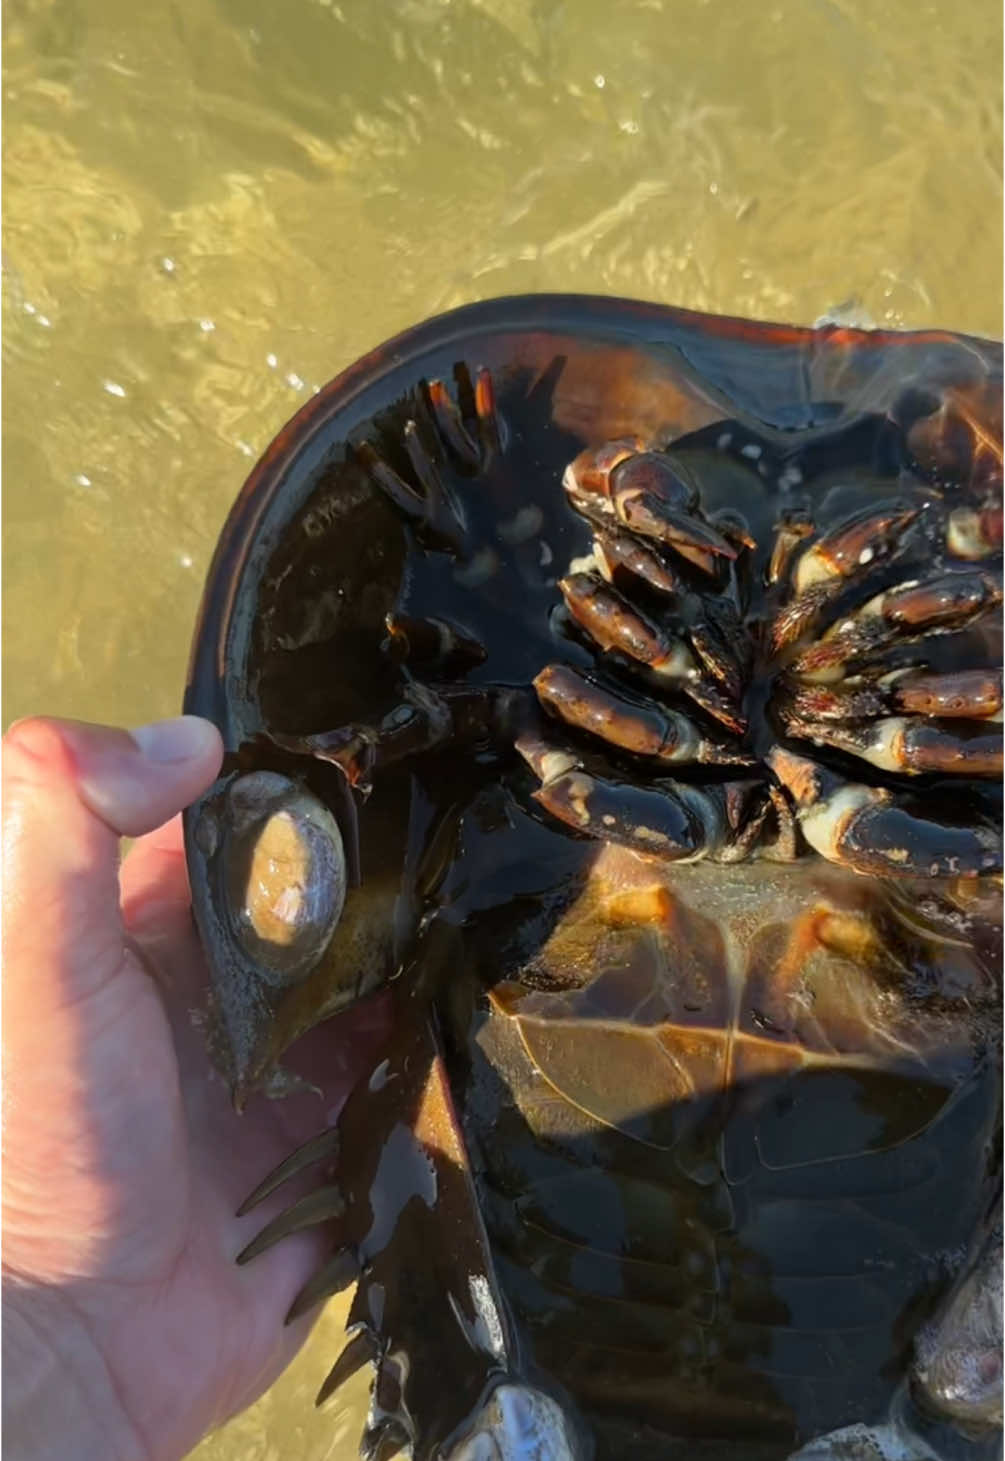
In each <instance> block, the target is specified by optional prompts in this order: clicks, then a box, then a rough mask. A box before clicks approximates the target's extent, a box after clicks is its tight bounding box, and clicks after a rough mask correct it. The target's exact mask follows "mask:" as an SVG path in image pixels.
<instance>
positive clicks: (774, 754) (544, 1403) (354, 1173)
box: [186, 296, 1002, 1461]
mask: <svg viewBox="0 0 1005 1461" xmlns="http://www.w3.org/2000/svg"><path fill="white" fill-rule="evenodd" d="M1001 455H1002V454H1001V354H1000V349H999V348H998V347H995V346H992V345H990V344H988V343H987V342H983V341H977V340H973V339H967V338H964V337H960V336H954V335H951V334H945V333H937V332H931V333H928V334H918V335H903V336H897V335H892V334H883V333H880V332H862V331H853V330H844V329H838V328H833V327H829V328H827V329H823V330H818V331H810V330H798V329H790V328H787V327H782V326H761V325H753V324H749V323H746V322H742V321H730V320H719V319H714V318H711V317H701V316H696V315H690V314H687V313H685V312H680V311H674V310H668V309H664V308H661V307H658V306H650V305H642V304H636V303H632V302H629V301H617V300H601V299H580V298H574V297H569V298H564V297H561V296H558V297H541V298H529V299H524V300H510V301H497V302H494V303H492V304H489V305H479V306H473V307H471V308H470V309H467V310H462V311H459V312H457V313H456V314H454V315H450V316H447V317H445V318H443V319H441V320H437V321H433V322H431V323H429V324H427V325H424V326H421V327H419V328H418V329H417V330H415V331H412V332H410V333H409V334H407V335H405V336H402V337H400V338H399V339H398V340H397V341H394V342H392V343H391V344H390V345H388V346H386V347H384V348H383V349H382V350H380V351H377V352H375V353H374V354H373V355H372V356H369V357H367V358H366V359H365V360H363V361H361V362H360V363H359V364H358V365H357V366H355V367H353V368H352V369H351V370H350V371H348V372H346V373H345V374H344V375H343V376H341V377H339V378H338V379H337V380H336V381H334V382H333V383H332V385H330V386H329V387H327V388H326V390H325V391H323V392H322V393H321V394H320V395H319V396H318V397H317V398H316V399H315V400H314V401H313V402H312V403H311V404H310V405H309V406H307V407H306V408H305V409H304V411H302V412H301V413H300V415H299V416H298V417H297V418H295V419H294V421H293V422H292V423H291V424H290V426H288V427H287V428H286V429H285V430H284V432H283V433H281V435H280V436H279V437H278V438H277V441H276V442H275V443H274V445H273V447H272V448H271V449H270V451H269V452H268V453H267V454H266V456H265V457H264V458H263V460H262V462H261V463H260V464H259V466H258V467H257V468H256V470H255V472H254V473H253V475H252V477H251V479H250V480H249V483H248V484H247V486H246V488H245V491H244V493H243V494H242V496H241V498H240V499H239V501H238V504H237V505H236V507H235V510H234V512H233V513H232V515H231V518H230V520H229V523H228V526H227V528H226V529H225V531H224V535H223V537H222V539H221V544H220V547H219V549H218V553H217V557H216V560H215V562H214V567H213V570H212V573H211V576H210V581H209V584H208V587H207V593H206V597H205V600H204V606H203V616H202V621H201V625H200V631H199V634H198V637H197V641H196V647H195V652H194V656H193V664H192V672H191V680H190V687H189V693H188V698H187V702H186V707H187V709H189V710H191V711H195V712H198V713H202V714H206V715H209V716H211V718H213V719H215V720H216V721H217V723H218V724H219V725H220V727H221V729H222V731H223V733H224V736H225V740H226V743H227V745H228V747H229V749H230V754H229V755H228V759H227V762H226V763H225V767H224V771H223V773H222V775H221V779H220V780H219V781H218V783H217V784H216V785H215V786H214V787H213V788H212V789H211V790H210V792H209V793H207V795H206V797H205V798H203V799H202V801H201V802H200V803H199V804H198V805H197V806H196V807H195V808H194V809H193V810H192V812H191V813H190V814H189V816H188V822H187V835H188V847H189V859H190V868H191V872H192V882H193V898H194V906H195V912H196V917H197V921H198V923H199V926H200V930H201V933H202V936H203V940H204V943H205V946H206V949H207V953H208V957H209V963H210V970H211V979H212V1016H213V1020H212V1028H213V1036H212V1041H213V1048H214V1053H215V1054H216V1057H217V1059H218V1060H219V1062H220V1064H221V1067H222V1069H223V1070H224V1071H225V1073H226V1074H227V1076H228V1077H229V1079H230V1080H231V1082H232V1085H233V1087H234V1090H235V1096H236V1099H237V1102H238V1104H239V1105H240V1104H241V1103H243V1100H244V1099H245V1098H246V1096H247V1095H248V1094H249V1093H250V1092H251V1091H253V1090H254V1089H256V1088H265V1089H271V1090H273V1091H278V1090H280V1089H281V1088H282V1087H283V1085H284V1081H285V1077H284V1075H283V1073H282V1068H281V1066H280V1058H281V1056H282V1054H283V1052H284V1051H285V1050H286V1048H287V1047H288V1046H290V1045H291V1044H292V1043H293V1042H294V1041H295V1040H296V1039H297V1037H298V1036H299V1035H301V1034H302V1033H304V1032H305V1031H306V1030H308V1029H310V1028H311V1027H313V1026H315V1025H316V1024H317V1023H318V1022H319V1021H321V1020H323V1019H327V1018H332V1017H334V1025H333V1036H334V1038H338V1037H339V1033H340V1031H343V1032H344V1031H346V1030H348V1029H349V1026H347V1025H346V1024H345V1021H346V1020H347V1019H349V1020H351V1018H352V1015H351V1013H350V1012H349V1011H348V1007H349V1006H353V1005H355V1004H357V1003H358V1002H359V1001H360V1000H363V999H366V998H368V997H369V996H370V995H371V993H373V992H374V991H377V990H379V989H383V990H384V995H383V997H384V998H385V999H387V1000H389V1002H390V1009H391V1021H390V1029H389V1034H388V1038H387V1041H386V1046H385V1048H384V1049H382V1051H381V1054H380V1059H379V1061H378V1062H377V1063H376V1064H375V1066H374V1069H373V1070H372V1071H371V1072H370V1073H369V1075H368V1077H367V1078H366V1079H365V1080H363V1081H361V1082H360V1083H359V1084H358V1085H357V1086H356V1087H355V1089H354V1090H353V1091H352V1092H351V1094H350V1095H349V1097H348V1100H347V1102H346V1105H345V1107H344V1109H343V1110H342V1113H341V1115H340V1116H339V1118H338V1120H337V1122H336V1123H335V1125H334V1126H333V1127H331V1128H330V1129H325V1130H323V1131H320V1132H319V1134H318V1136H317V1137H316V1138H315V1139H314V1141H313V1142H311V1143H309V1144H308V1146H307V1147H306V1148H304V1149H303V1150H302V1151H300V1152H299V1153H294V1154H292V1155H291V1157H290V1159H289V1161H288V1162H286V1163H284V1164H283V1167H282V1168H280V1169H279V1170H278V1172H276V1173H274V1174H272V1176H271V1177H269V1178H267V1179H266V1180H265V1182H263V1184H262V1187H261V1188H260V1189H259V1191H258V1192H257V1193H255V1194H252V1198H251V1199H249V1203H248V1204H246V1206H251V1205H253V1203H254V1202H255V1201H259V1200H261V1199H263V1198H264V1197H265V1196H267V1195H269V1194H271V1193H272V1192H273V1191H274V1190H275V1189H276V1187H278V1186H279V1185H280V1184H281V1183H282V1182H285V1181H287V1180H291V1181H294V1182H296V1181H297V1180H299V1182H300V1184H301V1186H300V1189H299V1195H297V1193H296V1192H295V1195H294V1197H293V1199H292V1200H291V1202H290V1204H289V1205H288V1206H287V1207H286V1208H284V1209H283V1211H282V1212H281V1213H280V1215H279V1216H278V1217H277V1218H275V1219H274V1220H273V1221H271V1222H270V1223H268V1224H267V1225H266V1227H265V1229H264V1230H263V1232H262V1234H261V1235H260V1237H259V1238H258V1239H256V1240H255V1241H254V1242H253V1243H252V1244H250V1245H249V1248H248V1249H246V1250H245V1252H244V1254H242V1255H241V1260H242V1261H248V1260H250V1259H251V1258H253V1257H254V1256H255V1255H256V1254H257V1253H258V1252H260V1251H262V1249H263V1248H264V1247H266V1246H268V1245H269V1244H270V1243H271V1242H274V1241H278V1240H280V1239H281V1238H282V1237H283V1236H284V1235H285V1234H286V1233H287V1232H290V1231H293V1230H295V1229H297V1228H302V1227H304V1226H308V1225H314V1224H324V1225H325V1232H326V1234H327V1235H328V1239H329V1240H330V1248H329V1255H330V1256H329V1258H328V1259H327V1261H326V1263H325V1265H324V1266H323V1268H322V1269H321V1270H320V1271H319V1273H318V1274H317V1275H316V1277H315V1278H314V1279H312V1281H311V1282H310V1283H309V1284H308V1285H307V1287H306V1288H305V1290H304V1292H303V1293H302V1294H301V1296H300V1297H299V1298H298V1300H297V1301H296V1303H295V1305H294V1311H295V1312H296V1313H300V1312H303V1311H305V1310H306V1309H308V1308H310V1307H311V1306H312V1305H313V1304H315V1303H317V1302H319V1301H320V1300H321V1299H323V1298H324V1297H326V1296H327V1295H328V1294H330V1293H332V1292H335V1291H336V1290H337V1289H339V1288H344V1287H346V1286H347V1285H348V1284H350V1283H352V1282H354V1281H355V1282H356V1284H357V1287H356V1294H355V1298H354V1301H353V1306H352V1310H351V1314H350V1320H349V1334H348V1343H347V1347H346V1349H345V1351H344V1352H343V1354H342V1356H340V1358H339V1359H338V1360H337V1361H336V1363H335V1365H334V1368H333V1370H332V1372H331V1375H330V1376H329V1378H328V1379H327V1380H326V1381H325V1384H324V1386H323V1387H322V1395H323V1396H325V1395H328V1394H330V1393H332V1391H333V1390H335V1389H336V1388H337V1386H338V1384H339V1383H341V1381H342V1380H343V1379H344V1378H345V1377H346V1376H347V1375H348V1374H349V1373H351V1372H352V1371H353V1370H354V1369H356V1368H358V1367H359V1366H360V1365H362V1364H364V1363H372V1364H373V1366H374V1374H375V1379H374V1389H373V1403H372V1410H371V1416H370V1421H369V1425H368V1429H367V1432H366V1434H365V1436H364V1438H363V1443H362V1446H363V1451H362V1454H364V1455H366V1456H384V1455H391V1454H393V1453H394V1451H395V1450H396V1449H398V1448H399V1447H400V1448H403V1449H405V1450H407V1451H409V1453H410V1454H412V1455H413V1456H414V1457H415V1458H420V1461H427V1458H433V1457H445V1458H450V1461H480V1458H486V1461H491V1458H498V1461H508V1458H527V1461H530V1458H532V1457H534V1458H538V1461H546V1458H547V1461H567V1458H569V1461H571V1458H573V1457H575V1458H577V1461H579V1458H586V1457H588V1456H591V1455H596V1456H598V1457H617V1458H626V1461H630V1458H639V1461H644V1458H655V1457H663V1456H676V1455H680V1456H684V1455H687V1456H692V1455H695V1456H697V1455H701V1456H708V1457H710V1458H713V1457H714V1458H719V1457H722V1458H741V1457H742V1458H744V1461H753V1458H757V1457H761V1456H763V1457H765V1458H769V1457H785V1456H790V1455H792V1454H793V1453H794V1452H795V1451H796V1450H797V1448H798V1447H800V1446H806V1447H807V1449H806V1451H805V1455H806V1456H819V1457H830V1458H835V1461H837V1458H842V1457H845V1458H852V1457H857V1456H863V1457H865V1456H883V1457H887V1458H892V1457H894V1456H905V1457H909V1458H914V1457H917V1458H923V1457H929V1456H933V1457H936V1458H938V1461H950V1458H952V1457H957V1456H960V1457H971V1458H976V1457H978V1456H984V1455H988V1456H990V1455H992V1454H995V1447H996V1446H1000V1433H999V1430H998V1427H1000V1418H1001V1363H1000V1361H1001V1353H1000V1351H1001V1302H1000V1297H1001V1278H1000V1273H1001V1218H1000V1202H1001V1169H1000V1093H1001V1075H1000V1043H1001V1042H1000V1022H1001V1015H1000V977H999V976H1000V949H1001V939H1000V926H1001V917H1000V901H1001V897H1000V882H1001V879H1000V875H1001V789H1000V777H1001V758H1002V749H1001V727H1000V721H1001V699H1002V676H1001V647H1000V646H1001V627H1000V612H1001V599H1002V592H1001V536H1002V513H1001V499H1000V493H1001ZM343 1011H346V1013H342V1012H343ZM291 1190H293V1189H291ZM870 1448H871V1449H870Z"/></svg>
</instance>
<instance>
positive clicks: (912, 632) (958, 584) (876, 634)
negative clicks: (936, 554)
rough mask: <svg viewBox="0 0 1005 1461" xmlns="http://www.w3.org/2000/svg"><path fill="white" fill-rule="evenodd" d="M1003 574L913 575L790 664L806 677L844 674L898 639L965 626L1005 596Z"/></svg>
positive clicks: (979, 571)
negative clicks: (920, 578)
mask: <svg viewBox="0 0 1005 1461" xmlns="http://www.w3.org/2000/svg"><path fill="white" fill-rule="evenodd" d="M1002 597H1003V589H1002V575H1001V571H1000V570H999V571H998V572H997V573H994V572H990V571H986V570H983V569H970V570H966V571H962V572H956V573H942V574H938V575H936V577H934V578H930V579H927V580H925V581H924V582H919V581H918V580H917V579H910V580H908V581H907V582H905V583H900V584H897V585H896V586H895V587H893V588H889V589H886V590H885V591H884V592H883V593H881V594H876V596H875V597H874V598H871V599H869V600H868V601H867V602H866V603H865V604H863V605H862V607H861V609H858V610H857V611H856V612H855V613H853V614H849V615H848V616H847V617H846V618H843V619H842V620H840V622H839V623H837V624H836V625H834V627H833V628H832V629H830V630H829V631H828V632H827V633H826V634H825V635H824V637H823V638H822V639H821V640H820V641H819V642H818V643H817V644H814V645H811V646H810V647H809V648H808V649H806V650H804V651H803V652H802V653H801V654H800V655H799V656H798V657H797V658H796V659H795V660H794V661H793V662H792V665H791V667H790V668H791V670H792V672H793V674H796V675H799V676H802V677H803V678H805V679H813V680H824V681H826V680H833V679H840V677H841V675H842V673H843V671H844V667H845V666H846V665H848V664H850V663H852V662H853V661H855V660H857V659H861V658H862V657H863V656H866V655H870V654H874V653H876V652H877V651H879V650H881V649H885V648H887V646H889V645H891V644H893V643H896V642H898V641H899V642H905V643H909V642H910V641H911V640H913V639H918V638H922V637H923V636H925V635H929V634H949V633H953V632H954V631H955V630H957V629H966V628H967V627H968V626H969V625H970V624H973V623H974V622H975V621H977V620H978V619H980V618H981V617H982V615H984V614H986V613H988V612H989V610H991V609H996V608H997V607H998V606H999V605H1000V604H1001V602H1002Z"/></svg>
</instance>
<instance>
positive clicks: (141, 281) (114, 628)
mask: <svg viewBox="0 0 1005 1461" xmlns="http://www.w3.org/2000/svg"><path fill="white" fill-rule="evenodd" d="M5 23H6V24H5V28H6V76H5V92H4V97H5V118H4V120H5V122H6V138H5V140H6V149H5V159H4V165H5V181H6V194H5V224H6V230H5V238H4V358H5V364H6V378H5V387H6V389H5V393H4V408H5V412H4V414H5V420H4V446H5V467H6V472H5V475H4V487H5V493H4V524H5V529H6V531H5V551H4V569H5V600H4V608H5V611H6V613H5V620H4V655H5V669H6V676H5V686H4V688H5V690H6V702H5V706H4V710H5V718H6V720H7V721H9V720H11V719H13V718H15V717H16V716H19V715H22V714H25V713H27V712H29V711H33V710H43V709H44V710H47V711H51V712H56V713H61V714H68V715H76V716H84V717H90V718H96V719H102V720H112V721H124V722H127V723H130V722H136V721H140V720H145V719H149V718H151V717H153V716H156V715H164V714H169V713H172V712H173V711H174V710H176V709H177V706H178V703H179V700H180V696H181V687H182V682H183V678H184V669H185V662H186V657H187V653H188V641H189V636H190V632H191V625H192V621H193V619H194V615H195V610H196V605H197V602H198V596H199V592H200V588H201V583H202V579H203V575H204V573H205V570H206V567H207V565H208V561H209V556H210V554H211V552H212V549H213V545H214V542H215V539H216V535H217V533H218V531H219V528H220V526H221V524H222V521H223V518H224V516H225V514H226V512H227V509H228V507H229V505H230V503H231V501H232V500H233V497H234V496H235V494H236V492H237V490H238V488H239V486H240V484H241V481H242V480H243V477H244V476H245V474H246V472H247V470H248V468H249V467H250V465H251V463H252V461H253V460H254V458H255V457H256V456H257V455H258V453H259V452H260V451H261V450H262V449H263V448H264V446H265V445H266V444H267V442H268V441H269V440H270V438H271V437H272V435H273V434H274V433H275V431H276V430H277V429H278V427H279V426H281V425H282V423H283V422H284V421H285V420H286V418H287V417H288V416H289V415H290V414H291V413H292V412H293V410H294V409H295V408H296V407H297V406H298V405H299V404H300V403H301V402H302V401H303V400H304V399H305V398H306V396H307V395H308V394H309V392H310V391H311V390H312V389H313V388H314V387H315V386H316V385H317V384H320V383H321V382H323V381H325V380H326V379H328V378H329V377H330V376H331V375H333V374H334V373H335V372H336V371H337V370H339V369H341V367H342V366H344V365H346V364H347V363H349V362H350V361H351V360H352V359H354V358H355V357H356V356H357V355H359V354H360V353H361V352H362V351H363V350H365V349H367V348H369V347H370V346H372V345H374V344H375V343H377V342H378V341H380V340H381V339H383V338H385V337H386V336H388V335H389V334H392V333H393V332H395V331H397V330H399V329H401V328H404V327H406V326H407V325H409V324H411V323H413V322H415V321H416V320H418V319H421V318H422V317H424V316H426V315H429V314H431V313H434V312H436V311H438V310H442V309H446V308H449V307H451V306H453V305H456V304H460V303H462V302H464V301H467V300H471V299H476V298H480V297H487V296H490V295H496V294H504V293H511V292H518V291H529V290H561V289H573V290H588V291H597V292H605V293H616V294H627V295H640V296H644V297H647V298H651V299H658V300H664V301H666V302H669V303H674V304H681V305H687V306H691V307H693V308H698V309H708V310H720V311H725V312H730V313H739V314H748V315H752V316H756V317H759V318H775V319H790V320H795V321H801V322H809V321H812V320H813V319H815V318H817V317H818V316H820V315H821V314H823V313H825V312H826V311H829V310H832V309H834V308H835V307H837V306H841V305H846V304H847V303H848V302H849V301H850V302H851V305H852V307H853V309H854V310H856V311H859V312H861V314H862V315H863V316H864V317H865V318H867V319H871V320H872V321H874V322H876V323H881V324H891V325H895V326H908V327H910V326H922V325H942V326H948V327H951V328H955V329H961V330H970V331H974V332H977V333H982V334H989V335H1000V333H1001V312H1002V289H1001V286H1002V278H1001V249H1002V240H1001V223H1000V220H1001V169H1000V160H1001V145H1002V123H1001V87H1000V76H1001V16H1000V7H999V6H997V5H994V4H992V3H991V0H958V3H957V4H956V5H954V6H953V7H951V8H947V7H945V6H943V5H939V4H934V3H932V4H919V3H917V0H886V3H884V4H883V5H876V4H874V3H871V0H779V3H777V4H772V3H770V0H768V3H766V4H764V5H757V6H755V5H753V4H743V5H737V4H735V3H728V0H720V3H714V0H689V3H687V4H684V3H676V0H662V3H661V0H635V3H627V4H622V5H618V6H610V5H609V4H600V3H598V0H576V3H569V0H566V3H563V0H485V3H483V4H476V3H472V0H452V3H451V0H383V3H382V4H380V5H373V4H372V3H370V0H344V3H342V4H334V3H331V0H291V3H289V4H286V5H283V6H274V5H270V4H268V3H266V0H217V3H215V4H214V3H211V0H188V3H182V4H181V5H179V6H175V7H157V6H152V7H150V6H148V7H142V8H141V10H139V11H137V9H136V7H135V6H133V5H131V4H130V5H127V4H126V3H124V0H92V3H91V4H90V5H83V4H79V3H75V0H63V3H47V4H43V3H32V0H22V3H20V4H18V3H12V4H10V5H8V6H7V8H6V11H5ZM337 1335H338V1316H337V1314H336V1313H335V1311H334V1308H333V1310H332V1311H330V1312H329V1313H328V1314H327V1315H326V1316H325V1318H324V1320H323V1321H322V1324H321V1326H320V1327H319V1331H318V1334H317V1337H316V1338H315V1340H314V1341H313V1342H312V1344H311V1345H309V1346H308V1348H307V1350H306V1351H305V1353H304V1354H303V1355H302V1356H301V1358H300V1360H299V1361H298V1362H297V1364H296V1365H295V1366H294V1367H293V1369H292V1370H291V1371H290V1372H289V1373H288V1374H287V1376H286V1377H285V1378H284V1379H283V1381H282V1382H281V1383H280V1385H278V1386H277V1387H276V1388H275V1389H274V1390H273V1391H272V1392H271V1393H270V1395H269V1396H267V1397H266V1398H265V1399H264V1400H263V1401H262V1402H261V1404H260V1405H259V1406H258V1407H257V1408H256V1409H255V1410H254V1411H252V1412H249V1413H248V1414H247V1415H245V1416H244V1417H241V1418H240V1419H238V1420H237V1421H235V1422H233V1423H232V1424H231V1425H230V1426H229V1427H228V1428H226V1429H225V1430H224V1431H222V1432H221V1433H220V1434H218V1435H217V1436H215V1437H213V1438H211V1439H210V1440H209V1441H207V1442H205V1443H204V1445H203V1446H202V1447H201V1448H200V1450H199V1451H198V1453H197V1454H198V1455H199V1457H200V1458H201V1461H210V1458H212V1461H264V1458H266V1457H269V1458H276V1461H282V1458H293V1457H297V1458H299V1461H321V1458H333V1461H348V1458H349V1457H351V1456H353V1455H354V1454H355V1436H356V1434H357V1431H358V1425H359V1416H360V1409H359V1407H360V1405H361V1404H362V1397H363V1395H364V1391H365V1380H364V1379H363V1378H362V1377H358V1379H357V1381H356V1383H355V1386H354V1387H353V1389H352V1390H351V1393H350V1392H343V1395H342V1397H341V1399H340V1400H339V1402H338V1403H337V1405H336V1408H335V1410H334V1412H332V1411H329V1412H327V1413H326V1414H325V1415H324V1416H317V1415H315V1414H314V1413H313V1412H312V1411H311V1409H310V1400H311V1398H312V1396H313V1393H314V1390H315V1389H316V1387H317V1385H318V1383H319V1382H320V1379H321V1377H322V1375H323V1373H324V1371H325V1369H326V1362H325V1361H326V1356H327V1355H329V1354H330V1353H331V1351H332V1350H333V1349H334V1347H335V1345H336V1344H337V1342H338V1340H337Z"/></svg>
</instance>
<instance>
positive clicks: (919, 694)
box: [779, 669, 1002, 720]
mask: <svg viewBox="0 0 1005 1461" xmlns="http://www.w3.org/2000/svg"><path fill="white" fill-rule="evenodd" d="M779 705H780V708H781V710H782V715H783V719H784V718H786V717H787V715H788V713H789V711H790V709H791V711H792V713H794V715H795V716H796V717H798V718H805V719H807V720H869V719H873V718H878V717H880V716H882V715H884V714H886V713H887V712H889V711H907V712H908V713H909V714H912V715H929V716H941V717H942V718H943V719H948V720H955V719H972V720H1000V719H1001V712H1002V671H1001V670H990V669H980V670H948V671H946V672H945V673H944V674H937V673H936V674H930V673H928V672H927V671H925V670H914V669H903V670H894V671H892V672H891V673H890V674H887V675H884V676H883V677H882V678H881V679H880V680H877V681H874V682H870V681H868V680H866V679H864V678H861V677H856V679H855V680H854V682H851V681H848V682H845V683H844V684H842V685H840V686H838V687H836V688H834V689H832V688H830V687H829V686H827V685H816V684H810V685H806V684H801V683H800V682H799V681H798V680H794V679H790V680H788V681H787V682H786V683H785V685H784V696H783V697H780V698H779Z"/></svg>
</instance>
